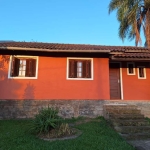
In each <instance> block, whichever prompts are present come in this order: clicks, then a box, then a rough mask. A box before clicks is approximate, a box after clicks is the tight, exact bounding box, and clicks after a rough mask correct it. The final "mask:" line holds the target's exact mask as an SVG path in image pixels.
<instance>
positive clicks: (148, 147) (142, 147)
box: [127, 140, 150, 150]
mask: <svg viewBox="0 0 150 150" xmlns="http://www.w3.org/2000/svg"><path fill="white" fill-rule="evenodd" d="M127 142H128V143H129V144H131V145H133V146H134V147H135V148H136V150H150V140H134V141H127Z"/></svg>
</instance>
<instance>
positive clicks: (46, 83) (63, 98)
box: [0, 42, 150, 118]
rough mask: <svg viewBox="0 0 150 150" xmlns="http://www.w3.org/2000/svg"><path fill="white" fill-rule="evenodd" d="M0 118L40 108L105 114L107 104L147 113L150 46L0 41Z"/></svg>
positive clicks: (67, 113)
mask: <svg viewBox="0 0 150 150" xmlns="http://www.w3.org/2000/svg"><path fill="white" fill-rule="evenodd" d="M0 53H1V56H0V108H1V110H0V118H28V117H33V116H34V115H35V114H36V113H37V112H38V110H39V109H41V107H46V106H48V105H50V106H52V107H57V108H59V109H60V113H61V115H63V116H65V117H76V116H79V115H83V116H97V115H103V105H104V104H105V103H132V104H135V105H138V106H139V107H140V106H141V110H143V112H144V114H145V115H146V116H148V114H150V112H149V110H150V91H149V89H150V62H149V60H150V49H148V48H142V47H121V46H100V45H80V44H54V43H36V42H2V43H0Z"/></svg>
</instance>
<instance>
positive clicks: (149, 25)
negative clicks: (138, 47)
mask: <svg viewBox="0 0 150 150" xmlns="http://www.w3.org/2000/svg"><path fill="white" fill-rule="evenodd" d="M146 45H147V47H149V48H150V8H149V9H148V10H147V13H146Z"/></svg>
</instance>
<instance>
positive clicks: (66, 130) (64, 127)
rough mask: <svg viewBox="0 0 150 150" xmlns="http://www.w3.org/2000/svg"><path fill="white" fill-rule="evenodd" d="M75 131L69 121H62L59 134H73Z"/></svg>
mask: <svg viewBox="0 0 150 150" xmlns="http://www.w3.org/2000/svg"><path fill="white" fill-rule="evenodd" d="M74 132H75V131H74V130H73V129H71V128H70V127H69V125H68V123H62V124H61V125H60V127H59V129H58V132H57V136H59V137H60V136H64V135H68V136H69V135H72V134H73V133H74Z"/></svg>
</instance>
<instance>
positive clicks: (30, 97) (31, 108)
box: [22, 82, 38, 118]
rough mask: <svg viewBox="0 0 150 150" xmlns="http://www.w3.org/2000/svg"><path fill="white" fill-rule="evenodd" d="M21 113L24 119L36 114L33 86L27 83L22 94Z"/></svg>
mask: <svg viewBox="0 0 150 150" xmlns="http://www.w3.org/2000/svg"><path fill="white" fill-rule="evenodd" d="M22 105H23V112H24V117H25V116H26V118H32V117H34V115H35V114H37V113H38V107H37V103H36V100H35V86H34V85H33V84H32V83H30V82H29V83H27V84H26V87H25V89H24V94H23V103H22Z"/></svg>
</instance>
